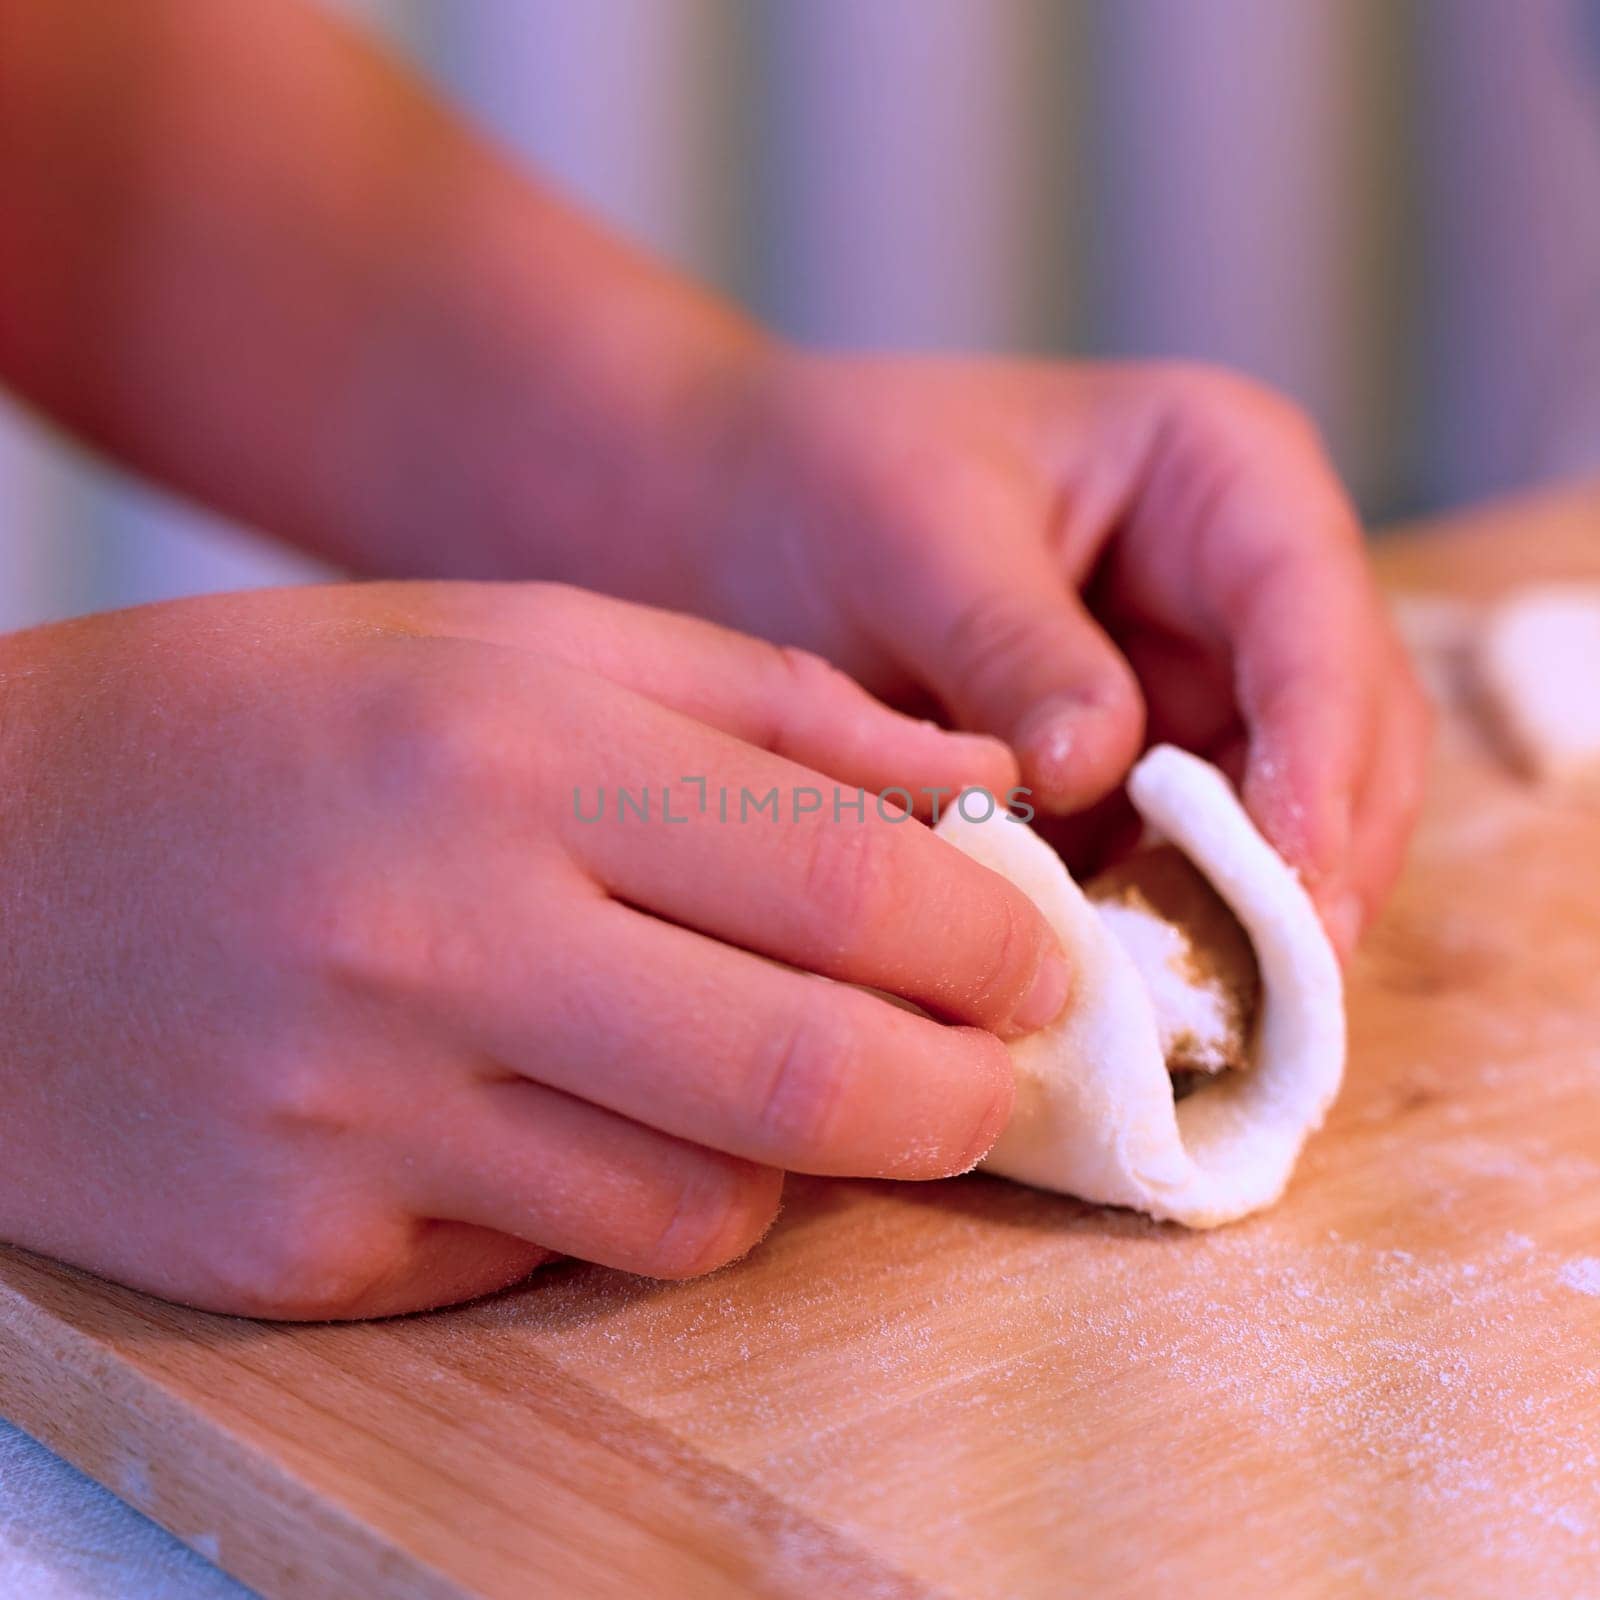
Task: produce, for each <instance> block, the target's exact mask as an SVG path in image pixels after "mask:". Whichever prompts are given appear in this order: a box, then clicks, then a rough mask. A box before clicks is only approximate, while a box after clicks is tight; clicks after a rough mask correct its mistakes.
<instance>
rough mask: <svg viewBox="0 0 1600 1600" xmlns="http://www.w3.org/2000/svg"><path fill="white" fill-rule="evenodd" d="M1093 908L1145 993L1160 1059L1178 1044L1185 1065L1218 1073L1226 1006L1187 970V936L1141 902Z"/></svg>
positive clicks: (1223, 1055) (1224, 1059)
mask: <svg viewBox="0 0 1600 1600" xmlns="http://www.w3.org/2000/svg"><path fill="white" fill-rule="evenodd" d="M1094 909H1095V915H1096V916H1098V917H1099V918H1100V920H1101V922H1103V923H1104V924H1105V925H1106V927H1107V928H1108V929H1109V930H1110V932H1111V934H1112V936H1113V937H1114V938H1115V939H1116V941H1117V943H1118V944H1120V945H1121V946H1122V948H1123V949H1124V950H1126V951H1127V952H1128V957H1129V959H1130V960H1131V961H1132V962H1133V965H1134V967H1135V969H1136V970H1137V971H1138V974H1139V979H1140V981H1141V982H1142V983H1143V984H1144V988H1145V993H1146V994H1147V995H1148V996H1149V997H1150V1009H1151V1011H1152V1012H1154V1014H1155V1019H1156V1038H1157V1041H1158V1042H1159V1043H1160V1046H1161V1055H1162V1059H1163V1060H1166V1061H1171V1060H1172V1057H1173V1055H1174V1053H1175V1052H1176V1051H1177V1050H1178V1049H1179V1047H1180V1046H1181V1047H1182V1049H1183V1054H1184V1064H1185V1065H1186V1066H1192V1067H1194V1068H1195V1069H1196V1070H1197V1071H1200V1072H1221V1071H1222V1070H1223V1069H1224V1068H1225V1067H1226V1066H1227V1065H1228V1039H1229V1033H1230V1029H1229V1026H1228V1012H1227V1007H1226V1006H1225V1004H1224V1002H1223V996H1222V993H1221V991H1220V990H1219V989H1218V988H1217V987H1216V986H1215V985H1214V984H1208V983H1203V982H1197V981H1196V980H1195V979H1194V978H1192V977H1191V976H1190V975H1189V967H1190V961H1189V957H1190V953H1191V950H1192V948H1193V947H1192V946H1191V945H1190V943H1189V939H1188V936H1187V935H1186V934H1185V933H1184V932H1183V930H1182V929H1181V928H1176V927H1174V926H1173V925H1172V923H1170V922H1168V921H1167V920H1166V918H1165V917H1162V916H1158V915H1157V914H1156V913H1155V912H1154V911H1151V910H1149V909H1148V908H1146V907H1144V906H1139V905H1123V904H1122V903H1121V902H1119V901H1116V900H1096V901H1095V902H1094Z"/></svg>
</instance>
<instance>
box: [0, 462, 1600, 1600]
mask: <svg viewBox="0 0 1600 1600" xmlns="http://www.w3.org/2000/svg"><path fill="white" fill-rule="evenodd" d="M1383 560H1384V565H1385V567H1386V570H1387V573H1388V575H1389V577H1390V579H1391V580H1392V581H1393V582H1394V583H1395V584H1396V585H1397V586H1399V587H1401V588H1404V589H1409V590H1418V591H1431V592H1434V593H1440V594H1442V593H1444V592H1446V591H1454V592H1456V593H1458V594H1470V595H1478V596H1482V595H1484V594H1487V593H1491V592H1493V591H1494V590H1495V589H1496V588H1498V587H1502V586H1504V585H1505V584H1506V583H1508V582H1510V581H1513V580H1516V579H1521V578H1524V577H1527V576H1529V575H1534V574H1544V575H1549V574H1563V573H1574V572H1578V571H1583V572H1586V573H1589V574H1592V575H1600V493H1595V494H1587V495H1577V496H1572V497H1569V498H1566V499H1564V500H1556V501H1550V502H1547V503H1542V504H1531V505H1523V506H1508V507H1504V508H1500V509H1498V510H1491V511H1490V512H1487V513H1484V514H1482V515H1481V516H1478V517H1476V518H1474V519H1472V521H1471V522H1470V523H1469V524H1464V525H1460V526H1457V527H1456V528H1454V529H1453V530H1449V531H1446V532H1445V533H1442V534H1441V533H1439V532H1434V533H1432V534H1425V535H1423V536H1420V537H1417V538H1414V539H1408V540H1406V541H1404V542H1402V543H1400V544H1397V545H1394V546H1392V547H1391V548H1389V549H1388V550H1387V551H1386V553H1385V556H1384V558H1383ZM1459 621H1460V617H1459V615H1458V614H1457V613H1455V612H1453V611H1450V610H1443V611H1441V610H1440V609H1439V608H1438V607H1425V608H1423V609H1422V610H1421V611H1414V612H1413V614H1412V617H1411V625H1412V626H1413V627H1414V628H1416V629H1418V630H1420V631H1422V632H1425V633H1428V634H1430V635H1433V636H1438V637H1440V638H1443V639H1444V643H1445V645H1446V646H1447V645H1448V638H1447V637H1446V636H1448V634H1449V633H1450V632H1451V630H1452V629H1453V628H1454V627H1456V626H1457V624H1458V623H1459ZM1434 665H1435V670H1436V672H1437V673H1438V674H1440V675H1442V676H1447V669H1448V662H1447V661H1446V662H1443V663H1442V664H1441V662H1440V660H1439V658H1438V655H1437V651H1436V652H1435V661H1434ZM1596 692H1600V684H1597V685H1596ZM1434 776H1435V781H1434V786H1433V793H1432V800H1431V804H1430V807H1429V811H1428V814H1427V818H1426V821H1425V823H1424V826H1423V828H1422V830H1421V834H1420V837H1419V838H1418V840H1417V843H1416V847H1415V850H1414V852H1413V858H1412V863H1411V866H1410V869H1409V871H1408V874H1407V877H1406V879H1405V883H1404V886H1403V888H1402V890H1401V892H1400V893H1399V895H1398V896H1397V898H1396V901H1395V903H1394V905H1393V907H1392V909H1391V911H1390V912H1389V913H1388V915H1387V917H1386V918H1385V920H1384V922H1383V924H1382V925H1381V927H1380V928H1379V929H1378V930H1377V932H1376V933H1375V934H1374V935H1373V937H1372V939H1371V941H1370V944H1369V946H1368V948H1367V949H1366V951H1365V953H1364V954H1363V956H1362V958H1361V959H1360V961H1359V963H1358V966H1357V970H1356V972H1355V974H1354V981H1353V986H1352V994H1351V1022H1352V1030H1353V1055H1352V1061H1351V1067H1350V1074H1349V1082H1348V1085H1347V1088H1346V1092H1345V1094H1344V1096H1343V1098H1342V1099H1341V1101H1340V1102H1339V1105H1338V1106H1337V1108H1336V1110H1335V1112H1334V1114H1333V1117H1332V1120H1331V1123H1330V1126H1329V1127H1328V1128H1327V1129H1326V1131H1325V1132H1324V1133H1323V1134H1322V1135H1320V1136H1319V1137H1318V1138H1317V1139H1316V1140H1315V1141H1314V1143H1313V1144H1312V1146H1311V1147H1310V1149H1309V1151H1308V1152H1307V1155H1306V1158H1305V1160H1304V1162H1303V1163H1302V1166H1301V1168H1300V1172H1299V1174H1298V1176H1297V1177H1296V1179H1295V1182H1294V1185H1293V1187H1292V1188H1291V1190H1290V1192H1289V1195H1288V1197H1287V1199H1286V1200H1285V1201H1284V1203H1283V1204H1282V1205H1281V1206H1280V1207H1279V1208H1278V1209H1277V1210H1275V1211H1274V1212H1272V1213H1271V1214H1269V1215H1267V1216H1264V1217H1259V1218H1256V1219H1253V1220H1250V1221H1247V1222H1244V1223H1240V1224H1237V1225H1235V1226H1233V1227H1230V1228H1226V1229H1223V1230H1221V1231H1219V1232H1216V1233H1209V1234H1188V1233H1184V1232H1182V1231H1181V1230H1178V1229H1176V1228H1171V1227H1159V1226H1156V1225H1154V1224H1150V1223H1147V1222H1145V1221H1142V1220H1141V1219H1139V1218H1137V1217H1134V1216H1131V1215H1127V1214H1124V1213H1116V1212H1108V1211H1102V1210H1097V1209H1094V1208H1092V1207H1089V1206H1085V1205H1081V1204H1077V1203H1075V1202H1073V1201H1070V1200H1063V1199H1057V1198H1054V1197H1052V1196H1048V1195H1043V1194H1036V1193H1032V1192H1030V1191H1028V1190H1024V1189H1021V1188H1016V1187H1013V1186H1011V1185H1009V1184H1006V1183H1002V1182H998V1181H994V1180H991V1179H988V1178H983V1177H976V1178H968V1179H962V1180H957V1181H953V1182H949V1183H937V1184H924V1185H895V1184H887V1183H842V1182H833V1183H829V1182H821V1181H797V1182H795V1183H793V1184H792V1186H791V1190H790V1195H789V1199H788V1204H787V1207H786V1210H785V1213H784V1216H783V1219H782V1221H781V1223H780V1225H779V1227H778V1228H777V1230H776V1232H775V1233H774V1234H773V1235H772V1236H771V1238H770V1239H769V1240H768V1241H767V1242H766V1244H764V1245H763V1246H762V1247H761V1249H760V1250H759V1251H758V1252H756V1254H755V1255H753V1256H752V1257H751V1258H750V1259H749V1260H747V1261H745V1262H743V1263H741V1264H739V1265H737V1266H735V1267H733V1268H730V1269H729V1270H727V1271H725V1272H722V1273H719V1274H717V1275H716V1276H715V1277H712V1278H708V1279H705V1280H702V1281H700V1282H696V1283H688V1284H681V1285H671V1286H668V1285H661V1284H654V1283H646V1282H641V1281H637V1280H634V1279H630V1278H626V1277H623V1276H621V1275H619V1274H616V1273H611V1272H606V1271H602V1270H598V1269H590V1268H584V1267H578V1266H570V1267H564V1268H558V1269H555V1270H552V1271H547V1272H545V1273H543V1274H541V1275H539V1276H538V1277H537V1278H536V1279H535V1280H533V1281H532V1282H531V1283H529V1284H528V1285H527V1286H525V1287H523V1288H521V1289H518V1290H515V1291H512V1292H509V1293H507V1294H504V1295H501V1296H499V1297H497V1298H495V1299H492V1300H488V1301H484V1302H480V1303H478V1304H476V1305H473V1306H470V1307H466V1308H463V1309H459V1310H455V1311H449V1312H441V1313H437V1314H434V1315H431V1316H424V1317H415V1318H409V1319H403V1320H397V1321H391V1322H386V1323H376V1324H366V1325H357V1326H323V1327H284V1326H264V1325H260V1324H252V1323H248V1322H241V1321H235V1320H232V1319H229V1318H224V1317H213V1316H206V1315H201V1314H198V1313H192V1312H185V1311H180V1310H177V1309H175V1308H173V1307H171V1306H167V1305H163V1304H160V1303H159V1302H157V1301H154V1300H149V1299H146V1298H144V1297H142V1296H140V1295H137V1294H134V1293H131V1292H128V1291H125V1290H121V1289H117V1288H113V1287H110V1286H108V1285H106V1284H104V1283H100V1282H97V1281H96V1280H94V1279H91V1278H89V1277H86V1276H84V1275H83V1274H80V1273H77V1272H73V1271H70V1270H67V1269H64V1268H61V1267H57V1266H54V1265H51V1264H49V1263H46V1262H44V1261H41V1260H39V1259H37V1258H35V1257H31V1256H28V1255H26V1254H23V1253H20V1252H0V1411H4V1412H5V1413H6V1414H7V1415H9V1416H11V1417H14V1418H15V1419H16V1420H18V1421H19V1422H20V1423H21V1424H22V1425H23V1426H24V1427H25V1428H27V1429H28V1430H29V1431H30V1432H32V1433H34V1434H36V1435H37V1436H38V1437H39V1438H40V1439H42V1440H43V1441H44V1442H45V1443H47V1444H49V1445H51V1446H52V1447H53V1448H55V1449H56V1450H59V1451H60V1452H61V1453H62V1454H64V1455H66V1456H67V1457H69V1458H70V1459H71V1460H73V1461H75V1462H76V1463H78V1464H79V1465H80V1466H82V1467H83V1468H85V1469H86V1470H87V1471H89V1472H91V1473H93V1474H94V1475H95V1476H96V1477H97V1478H99V1479H101V1480H102V1481H103V1482H104V1483H106V1484H108V1485H109V1486H110V1487H111V1488H112V1489H114V1490H115V1491H116V1492H117V1493H118V1494H121V1495H122V1496H123V1497H124V1498H126V1499H127V1500H129V1501H131V1502H132V1503H133V1504H134V1505H135V1506H137V1507H139V1508H140V1509H141V1510H143V1511H146V1512H148V1513H149V1514H150V1515H151V1516H153V1517H155V1518H157V1519H158V1520H159V1521H161V1522H162V1523H164V1524H165V1525H166V1526H167V1527H169V1528H171V1529H172V1530H173V1531H174V1532H175V1533H176V1534H178V1535H179V1536H180V1537H181V1538H183V1539H186V1540H187V1541H189V1542H190V1543H191V1544H193V1545H194V1546H195V1547H196V1548H197V1549H199V1550H201V1551H203V1552H204V1553H205V1554H207V1555H209V1556H211V1557H212V1558H213V1559H215V1560H217V1561H219V1562H220V1563H221V1564H222V1565H223V1566H224V1567H226V1568H227V1569H228V1570H229V1571H231V1572H233V1573H235V1574H237V1575H238V1576H239V1577H241V1578H243V1579H244V1580H245V1581H246V1582H248V1583H251V1584H253V1585H255V1586H257V1587H258V1588H260V1589H261V1590H262V1591H264V1592H265V1593H266V1594H268V1595H271V1596H284V1597H290V1596H293V1597H307V1600H310V1597H316V1600H323V1597H326V1596H332V1595H360V1596H390V1595H395V1596H401V1595H403V1596H439V1597H444V1596H464V1595H476V1596H508V1597H509V1596H525V1595H532V1594H543V1593H551V1594H582V1595H598V1596H611V1595H619V1596H620V1595H637V1594H641V1593H648V1594H651V1595H668V1596H690V1595H692V1596H696V1597H699V1596H718V1595H733V1594H744V1593H761V1594H774V1595H808V1596H809V1595H827V1596H834V1595H839V1596H866V1595H870V1596H893V1595H935V1594H948V1595H956V1596H973V1597H977V1596H983V1597H993V1596H1032V1595H1063V1594H1068V1593H1071V1594H1075V1595H1080V1594H1081V1595H1123V1594H1138V1595H1140V1596H1162V1595H1184V1596H1190V1595H1213V1594H1226V1595H1228V1596H1229V1597H1230V1600H1243V1597H1248V1596H1257V1595H1261V1596H1267V1595H1274V1596H1275V1595H1282V1594H1286V1593H1289V1594H1297V1595H1319V1596H1320V1595H1328V1594H1345V1593H1352V1594H1357V1593H1368V1594H1383V1595H1401V1596H1432V1595H1444V1594H1448V1595H1451V1596H1455V1597H1464V1596H1478V1595H1482V1596H1497V1597H1498V1596H1507V1595H1527V1596H1540V1597H1545V1600H1552V1597H1560V1596H1578V1595H1587V1596H1593V1595H1596V1594H1600V814H1597V813H1595V812H1586V811H1584V810H1582V809H1580V808H1578V807H1576V806H1572V805H1562V804H1559V803H1556V802H1554V801H1550V800H1546V799H1542V798H1540V797H1539V796H1537V795H1535V794H1534V793H1532V792H1531V791H1529V790H1528V789H1527V788H1525V787H1524V786H1522V785H1521V784H1520V783H1519V782H1518V781H1517V780H1516V779H1515V778H1514V777H1513V776H1512V775H1511V774H1509V773H1508V772H1507V771H1506V770H1505V768H1504V767H1503V765H1502V764H1501V763H1500V761H1499V760H1498V758H1497V756H1496V754H1495V752H1494V751H1493V749H1492V747H1490V746H1489V745H1487V744H1486V743H1485V740H1484V738H1483V736H1482V735H1481V733H1480V732H1479V731H1478V729H1477V727H1476V726H1475V724H1474V723H1473V721H1472V719H1471V717H1470V716H1469V715H1466V714H1464V713H1463V712H1461V711H1460V710H1459V708H1458V709H1457V710H1456V711H1453V712H1451V713H1450V715H1449V716H1448V717H1447V719H1446V726H1445V729H1444V733H1443V737H1442V739H1441V742H1440V749H1439V752H1438V756H1437V760H1436V770H1435V775H1434Z"/></svg>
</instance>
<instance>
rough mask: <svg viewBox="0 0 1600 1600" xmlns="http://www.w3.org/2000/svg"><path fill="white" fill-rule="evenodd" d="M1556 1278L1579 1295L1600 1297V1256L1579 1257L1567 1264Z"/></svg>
mask: <svg viewBox="0 0 1600 1600" xmlns="http://www.w3.org/2000/svg"><path fill="white" fill-rule="evenodd" d="M1556 1276H1557V1277H1558V1278H1560V1280H1561V1281H1562V1282H1563V1283H1564V1284H1566V1286H1567V1287H1568V1288H1569V1289H1576V1290H1577V1291H1578V1293H1579V1294H1594V1295H1600V1256H1578V1257H1576V1258H1575V1259H1573V1260H1571V1261H1569V1262H1567V1264H1566V1265H1565V1266H1564V1267H1562V1269H1561V1270H1560V1272H1558V1273H1557V1274H1556Z"/></svg>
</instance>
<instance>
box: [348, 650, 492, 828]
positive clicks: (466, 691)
mask: <svg viewBox="0 0 1600 1600" xmlns="http://www.w3.org/2000/svg"><path fill="white" fill-rule="evenodd" d="M463 676H464V675H463V674H462V673H460V672H459V671H458V672H450V673H442V674H439V675H437V676H434V675H428V674H412V675H408V676H407V677H406V678H404V679H402V680H400V681H399V682H393V683H389V684H386V685H384V686H383V687H382V688H381V689H379V690H378V691H376V692H375V693H374V694H373V695H372V697H371V699H370V701H369V703H368V704H367V705H366V707H365V708H364V713H365V715H364V723H365V726H364V729H363V732H364V735H365V737H364V739H363V754H364V756H365V758H366V765H367V769H368V771H369V773H370V774H371V777H372V779H373V788H374V791H375V798H376V799H377V800H378V801H379V803H387V804H388V805H391V806H394V807H396V808H398V809H400V810H401V811H402V812H417V811H422V812H424V813H429V812H433V811H435V810H436V809H437V808H438V807H439V806H440V805H441V804H444V805H449V806H452V807H459V806H460V805H461V804H462V803H463V802H464V801H469V802H470V801H473V800H476V799H478V798H480V797H482V796H484V795H486V794H491V793H493V792H495V791H496V790H497V789H499V788H500V786H501V785H502V784H503V782H504V780H505V778H506V775H507V767H508V764H509V763H508V758H509V756H510V753H511V751H512V750H513V749H514V747H515V745H514V741H512V740H510V739H508V738H507V737H506V736H505V729H504V727H503V719H502V718H501V716H500V714H499V706H498V701H499V696H498V694H497V693H496V692H495V687H494V685H493V684H492V683H483V684H477V683H468V682H463Z"/></svg>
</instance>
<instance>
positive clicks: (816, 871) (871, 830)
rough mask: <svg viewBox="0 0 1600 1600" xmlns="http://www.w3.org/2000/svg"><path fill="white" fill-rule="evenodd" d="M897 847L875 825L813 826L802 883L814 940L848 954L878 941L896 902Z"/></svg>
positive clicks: (808, 840)
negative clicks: (895, 865)
mask: <svg viewBox="0 0 1600 1600" xmlns="http://www.w3.org/2000/svg"><path fill="white" fill-rule="evenodd" d="M894 848H895V847H894V844H893V842H892V841H891V839H890V838H889V837H888V836H886V835H885V834H884V833H883V832H881V831H880V830H879V829H878V828H876V827H872V826H866V827H855V826H837V827H828V826H824V825H819V826H817V827H814V828H812V829H811V831H810V834H809V837H808V839H807V844H806V851H807V854H806V859H805V863H804V875H803V878H802V884H801V889H802V894H803V897H804V907H805V915H806V917H807V918H808V919H809V923H810V929H811V932H812V935H813V937H812V939H811V941H810V942H811V943H812V944H813V945H814V946H816V947H819V948H820V947H824V946H825V947H828V948H831V949H832V950H834V951H836V952H838V953H839V954H841V955H845V954H848V953H849V952H851V951H852V950H857V949H862V948H866V947H869V946H870V945H871V944H872V942H873V936H874V934H875V932H876V931H877V930H878V929H879V928H880V927H881V926H882V925H883V923H884V921H885V920H886V917H887V915H888V912H889V908H890V904H891V898H892V894H893V882H894Z"/></svg>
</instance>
